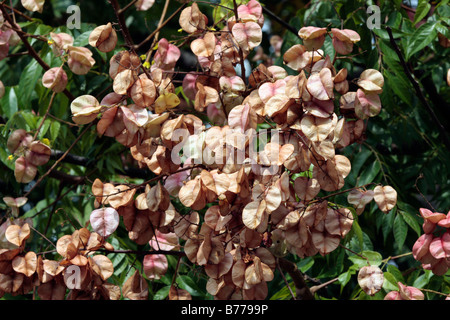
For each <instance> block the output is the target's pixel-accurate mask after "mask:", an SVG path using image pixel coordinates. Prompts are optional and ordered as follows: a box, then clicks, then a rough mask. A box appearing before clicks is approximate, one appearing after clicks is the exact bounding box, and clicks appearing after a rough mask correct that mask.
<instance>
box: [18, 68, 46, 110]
mask: <svg viewBox="0 0 450 320" xmlns="http://www.w3.org/2000/svg"><path fill="white" fill-rule="evenodd" d="M42 71H43V69H42V67H41V66H40V65H39V64H38V63H37V61H36V60H33V61H31V62H30V63H29V64H28V65H27V66H26V67H25V69H24V70H23V72H22V75H21V76H20V80H19V89H18V96H19V104H20V108H21V109H23V110H31V104H30V102H31V98H32V94H33V92H34V88H35V87H36V84H37V82H38V80H39V78H40V77H41V75H42Z"/></svg>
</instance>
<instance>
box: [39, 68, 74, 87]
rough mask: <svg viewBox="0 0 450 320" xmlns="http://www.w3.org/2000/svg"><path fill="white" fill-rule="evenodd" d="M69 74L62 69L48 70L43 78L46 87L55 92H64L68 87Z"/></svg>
mask: <svg viewBox="0 0 450 320" xmlns="http://www.w3.org/2000/svg"><path fill="white" fill-rule="evenodd" d="M67 82H68V79H67V74H66V72H65V71H64V69H63V68H62V67H55V68H51V69H49V70H47V71H46V72H45V73H44V76H43V77H42V84H43V85H44V87H46V88H48V89H50V90H52V91H53V92H57V93H58V92H62V91H64V89H65V88H66V86H67Z"/></svg>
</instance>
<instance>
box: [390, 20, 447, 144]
mask: <svg viewBox="0 0 450 320" xmlns="http://www.w3.org/2000/svg"><path fill="white" fill-rule="evenodd" d="M386 31H387V33H388V35H389V40H390V42H391V44H392V46H393V48H394V50H395V53H396V54H397V56H398V58H399V59H400V64H401V65H402V67H403V71H404V72H405V74H406V76H407V78H408V80H409V81H410V82H411V84H412V86H413V88H414V91H415V92H416V95H417V97H418V98H419V100H420V102H421V103H422V105H423V106H424V107H425V108H426V109H427V111H428V113H429V114H430V116H431V119H432V120H433V122H434V124H435V125H436V126H437V127H438V129H439V131H440V133H441V137H442V140H443V142H444V144H445V146H446V147H447V149H448V150H450V139H449V137H448V134H447V131H446V130H445V128H444V126H443V125H442V124H441V122H440V121H439V118H438V117H437V116H436V114H435V113H434V111H433V109H432V108H431V106H430V105H429V103H428V101H427V100H426V99H425V96H424V95H423V92H422V90H421V88H420V86H419V84H418V83H417V81H416V80H415V79H414V78H413V76H412V74H411V71H410V70H409V68H408V66H407V64H406V62H405V59H404V58H403V55H402V53H401V52H400V48H399V47H398V45H397V43H396V42H395V39H394V36H393V35H392V30H391V28H390V27H386Z"/></svg>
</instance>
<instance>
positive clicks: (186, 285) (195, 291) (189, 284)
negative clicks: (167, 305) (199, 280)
mask: <svg viewBox="0 0 450 320" xmlns="http://www.w3.org/2000/svg"><path fill="white" fill-rule="evenodd" d="M177 283H178V285H179V286H180V288H181V289H184V290H186V291H187V292H189V293H190V294H191V296H197V297H198V296H203V295H204V294H205V293H204V292H203V291H202V290H201V289H200V288H199V287H198V286H197V284H196V283H195V281H194V280H193V279H192V278H190V277H188V276H186V275H181V276H178V277H177Z"/></svg>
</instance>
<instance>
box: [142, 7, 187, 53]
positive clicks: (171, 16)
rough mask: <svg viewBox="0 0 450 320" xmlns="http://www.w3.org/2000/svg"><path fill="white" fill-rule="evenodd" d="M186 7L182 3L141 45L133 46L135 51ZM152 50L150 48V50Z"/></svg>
mask: <svg viewBox="0 0 450 320" xmlns="http://www.w3.org/2000/svg"><path fill="white" fill-rule="evenodd" d="M186 5H187V2H185V3H183V4H182V5H181V6H180V7H179V8H178V9H177V10H176V11H175V12H174V13H172V14H171V15H170V17H169V18H167V19H166V21H164V22H163V23H162V24H161V25H160V26H159V27H158V28H156V29H155V30H154V31H153V32H152V33H151V34H150V35H149V36H148V37H147V38H145V39H144V40H143V41H142V42H141V43H139V44H137V45H135V46H134V49H135V50H139V49H140V48H141V47H142V46H143V45H144V44H146V43H147V42H148V41H150V40H151V39H152V38H153V37H154V36H155V35H156V34H157V33H158V32H159V31H160V30H161V29H162V28H164V27H165V26H166V24H167V23H169V22H170V20H172V19H173V17H175V16H176V15H177V14H178V12H180V11H181V10H182V9H184V7H185V6H186ZM151 49H152V48H150V50H151Z"/></svg>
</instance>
